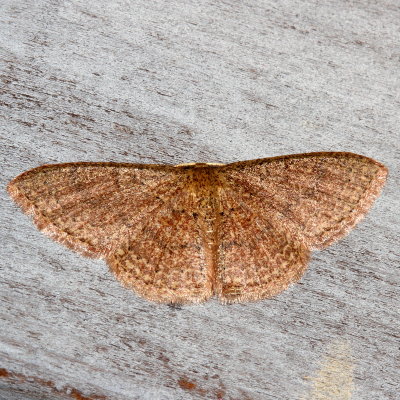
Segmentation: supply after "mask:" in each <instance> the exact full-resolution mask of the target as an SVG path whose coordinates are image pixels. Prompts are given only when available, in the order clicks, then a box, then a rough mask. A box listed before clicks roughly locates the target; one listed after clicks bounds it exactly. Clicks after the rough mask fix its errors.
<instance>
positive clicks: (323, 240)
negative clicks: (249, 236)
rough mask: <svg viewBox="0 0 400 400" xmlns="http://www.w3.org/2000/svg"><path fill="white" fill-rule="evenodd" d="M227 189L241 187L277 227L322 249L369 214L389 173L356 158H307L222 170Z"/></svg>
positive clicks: (311, 155)
mask: <svg viewBox="0 0 400 400" xmlns="http://www.w3.org/2000/svg"><path fill="white" fill-rule="evenodd" d="M222 169H223V174H224V177H225V179H226V185H227V187H230V188H236V187H241V188H242V189H243V190H244V192H245V193H248V194H249V195H250V197H249V198H250V199H254V201H253V203H252V205H251V207H253V206H254V204H259V212H262V213H265V214H268V216H269V218H270V221H271V223H272V224H273V225H274V226H282V227H283V228H284V230H285V231H287V232H290V234H291V235H293V236H295V237H297V238H299V239H301V240H302V241H303V242H304V243H305V245H306V246H307V247H308V248H310V249H321V248H324V247H326V246H328V245H329V244H331V243H332V242H334V241H335V240H337V239H340V238H341V237H343V236H344V235H345V234H347V233H348V232H349V230H350V229H351V228H352V227H353V226H354V225H355V224H356V223H357V222H358V221H359V220H360V219H361V218H362V217H363V216H364V215H365V214H366V213H367V211H368V209H369V208H370V207H371V205H372V203H373V201H374V200H375V198H376V197H377V196H378V195H379V193H380V191H381V189H382V187H383V185H384V183H385V180H386V175H387V169H386V168H385V167H384V166H383V165H382V164H380V163H378V162H377V161H375V160H372V159H370V158H367V157H364V156H360V155H356V154H352V153H308V154H297V155H290V156H282V157H274V158H266V159H260V160H253V161H244V162H238V163H233V164H229V165H227V166H226V167H222Z"/></svg>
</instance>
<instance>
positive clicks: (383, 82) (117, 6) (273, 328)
mask: <svg viewBox="0 0 400 400" xmlns="http://www.w3.org/2000/svg"><path fill="white" fill-rule="evenodd" d="M0 15H1V17H0V74H1V76H0V79H1V83H0V85H1V86H0V118H1V122H2V123H1V125H0V126H1V128H0V140H1V145H0V155H1V157H2V175H1V179H2V186H1V188H2V189H1V193H0V194H1V210H2V212H1V213H0V218H1V219H0V223H1V226H2V229H1V243H2V246H0V266H1V270H2V271H1V272H2V273H1V280H0V283H1V290H0V296H1V314H0V315H1V322H0V326H1V329H0V359H1V365H0V368H1V369H0V398H1V399H7V400H14V399H18V400H24V399H27V400H28V399H29V400H30V399H118V400H120V399H121V400H124V399H130V400H131V399H163V400H164V399H173V400H179V399H224V400H225V399H232V400H233V399H237V400H239V399H240V400H243V399H252V400H253V399H255V400H258V399H260V400H261V399H262V400H265V399H267V400H270V399H271V400H273V399H290V400H293V399H300V398H313V397H312V396H314V398H315V396H316V395H315V393H316V392H315V390H316V387H317V386H318V385H317V384H316V383H315V382H317V381H318V379H319V381H318V382H322V378H321V376H323V377H324V376H325V375H324V373H323V372H321V373H319V372H318V371H325V370H324V365H325V363H326V360H327V359H329V358H330V357H332V356H331V353H332V346H334V343H337V340H339V339H340V340H344V341H345V343H347V344H346V346H348V349H349V351H351V354H352V360H351V363H352V364H351V366H350V364H349V367H348V368H349V370H350V369H352V372H351V374H349V375H348V377H347V378H346V379H348V380H349V381H351V384H349V386H348V387H350V388H351V389H349V390H350V392H351V398H352V399H355V400H361V399H368V400H370V399H372V400H375V399H376V400H381V399H389V400H395V399H396V398H397V396H398V388H397V387H396V385H397V383H398V381H399V373H398V365H397V364H398V355H399V349H398V341H399V322H398V321H399V311H398V310H399V309H400V307H399V306H400V304H399V298H400V297H399V289H398V287H399V274H398V265H399V254H400V251H399V250H400V249H399V244H398V243H399V242H398V237H399V226H400V218H399V214H398V209H400V204H399V194H398V180H399V168H398V160H399V158H400V146H399V143H398V129H399V126H400V117H399V115H400V113H399V100H398V92H399V89H400V84H399V80H398V64H399V58H398V43H399V41H400V33H399V32H400V30H399V21H400V9H399V8H398V4H397V3H396V2H395V1H394V0H385V1H382V2H379V3H371V2H362V1H360V0H358V1H353V2H345V1H343V2H342V1H339V2H316V1H311V0H306V1H302V2H300V1H288V0H285V1H282V2H272V1H253V2H233V1H227V2H205V1H200V2H198V1H196V2H194V1H187V2H180V1H176V2H161V1H158V0H156V1H153V2H145V1H135V2H124V1H122V0H112V1H107V2H105V1H102V0H101V1H96V2H95V1H85V2H84V1H82V0H74V1H70V2H53V1H50V0H39V1H35V2H28V1H26V0H21V1H19V2H15V1H11V0H5V1H2V2H1V5H0ZM312 151H350V152H353V153H358V154H363V155H366V156H368V157H371V158H374V159H377V160H379V161H380V162H382V163H383V164H385V165H386V166H387V167H388V169H389V179H388V183H387V185H386V186H385V188H384V190H383V193H382V196H381V197H380V198H379V199H378V200H377V202H376V204H375V205H374V207H373V209H372V210H371V212H370V214H369V215H368V216H367V218H366V219H365V220H364V221H363V222H362V223H361V224H360V225H359V226H358V228H357V230H356V231H355V232H354V233H352V234H350V235H349V236H348V237H347V238H345V239H343V240H342V241H340V242H338V243H337V244H335V245H333V246H332V247H330V248H327V249H325V250H323V251H320V252H317V253H315V254H314V255H313V257H312V259H311V263H310V267H309V269H308V271H307V273H306V275H305V276H304V277H303V278H302V280H301V281H300V283H299V284H297V285H295V286H293V287H292V288H291V289H289V290H287V291H286V292H284V293H283V294H282V295H280V296H278V297H276V298H274V299H271V300H265V301H261V302H259V303H252V304H234V305H229V306H226V305H220V304H219V303H218V302H216V301H211V302H208V303H205V304H203V305H196V306H184V307H169V306H166V305H165V306H162V305H153V304H150V303H148V302H146V301H145V300H141V299H139V298H137V297H136V296H134V295H132V294H131V293H130V292H129V291H127V290H125V289H123V288H122V287H121V286H120V285H119V284H118V283H117V282H116V281H115V280H114V278H113V277H112V276H111V275H110V274H109V272H108V270H107V267H106V265H105V263H103V262H102V261H100V260H87V259H82V258H81V257H80V256H78V255H76V254H74V253H72V252H70V251H69V250H67V249H65V248H63V247H62V246H60V245H58V244H55V243H53V242H52V241H50V240H48V239H47V238H46V237H44V236H43V235H40V234H38V232H37V231H36V229H35V228H34V226H33V225H32V224H31V222H30V221H29V219H28V218H26V217H25V216H23V215H22V214H21V213H20V212H19V211H18V210H17V207H15V205H14V204H13V203H12V202H11V200H10V199H9V197H8V196H7V194H6V190H5V188H6V184H7V183H8V182H9V180H11V179H12V178H13V177H15V176H16V175H18V174H19V173H21V172H23V171H25V170H27V169H30V168H33V167H36V166H39V165H43V164H48V163H62V162H73V161H117V162H130V163H169V164H179V163H184V162H191V161H196V162H221V163H228V162H233V161H238V160H245V159H254V158H263V157H270V156H277V155H280V154H290V153H305V152H312ZM356 232H357V233H356ZM346 348H347V347H346ZM346 365H347V364H346ZM310 377H315V379H314V380H313V379H310ZM324 379H325V378H324ZM333 383H334V382H333ZM323 384H324V385H325V386H324V387H325V388H326V387H327V386H326V385H327V383H326V381H325V380H324V381H323ZM346 390H347V392H346V393H349V391H348V388H346ZM307 396H308V397H307ZM338 396H339V395H338ZM338 398H340V397H336V399H338Z"/></svg>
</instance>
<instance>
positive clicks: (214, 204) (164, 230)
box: [8, 152, 387, 303]
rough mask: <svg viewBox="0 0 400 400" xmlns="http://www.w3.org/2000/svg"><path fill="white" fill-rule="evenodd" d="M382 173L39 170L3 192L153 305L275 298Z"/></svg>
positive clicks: (282, 164)
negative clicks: (7, 193)
mask: <svg viewBox="0 0 400 400" xmlns="http://www.w3.org/2000/svg"><path fill="white" fill-rule="evenodd" d="M386 176H387V169H386V168H385V166H383V165H382V164H380V163H379V162H377V161H375V160H373V159H371V158H367V157H364V156H361V155H357V154H352V153H345V152H322V153H307V154H294V155H287V156H280V157H272V158H263V159H257V160H250V161H241V162H234V163H232V164H226V165H224V164H209V163H192V164H180V165H175V166H174V165H152V164H125V163H111V162H105V163H101V162H76V163H67V164H55V165H43V166H41V167H38V168H34V169H32V170H29V171H26V172H24V173H22V174H21V175H19V176H17V177H16V178H15V179H14V180H12V181H11V182H10V183H9V185H8V192H9V194H10V195H11V197H12V198H13V199H14V200H15V201H16V202H17V203H18V204H19V205H20V206H21V207H22V209H23V210H24V211H25V212H26V213H27V214H30V215H32V216H33V220H34V222H35V224H36V225H37V227H38V228H39V229H40V230H42V231H43V232H44V233H46V234H47V235H49V236H50V237H52V238H53V239H54V240H56V241H58V242H60V243H62V244H64V245H65V246H67V247H69V248H70V249H72V250H74V251H76V252H78V253H80V254H82V255H84V256H88V257H94V258H104V259H105V260H106V262H107V264H108V265H109V267H110V269H111V271H112V272H113V273H114V274H115V276H116V277H117V278H118V279H119V280H120V281H121V282H122V284H123V285H124V286H125V287H127V288H130V289H133V290H134V291H135V292H136V293H137V294H138V295H140V296H142V297H144V298H146V299H148V300H152V301H156V302H160V303H197V302H202V301H205V300H207V299H209V298H210V297H212V296H217V297H218V298H219V300H220V301H221V302H223V303H233V302H242V301H250V300H259V299H263V298H268V297H271V296H274V295H276V294H278V293H280V292H281V291H283V290H284V289H286V288H287V287H288V285H289V284H291V283H294V282H296V281H297V280H299V279H300V277H301V276H302V275H303V273H304V271H305V270H306V268H307V263H308V259H309V255H310V251H311V250H319V249H323V248H325V247H326V246H329V245H330V244H331V243H333V242H335V241H336V240H338V239H340V238H342V237H343V236H345V235H346V234H347V233H348V232H349V231H350V229H351V228H353V227H354V226H355V225H356V224H357V223H358V222H359V221H360V219H361V218H362V217H363V216H364V215H365V214H366V213H367V211H368V209H369V208H370V207H371V205H372V203H373V201H374V200H375V198H376V197H377V196H378V195H379V193H380V191H381V189H382V187H383V185H384V183H385V180H386Z"/></svg>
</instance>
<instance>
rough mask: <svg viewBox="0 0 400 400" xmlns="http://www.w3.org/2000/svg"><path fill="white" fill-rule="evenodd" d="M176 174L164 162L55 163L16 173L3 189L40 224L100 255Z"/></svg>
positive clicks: (158, 201)
mask: <svg viewBox="0 0 400 400" xmlns="http://www.w3.org/2000/svg"><path fill="white" fill-rule="evenodd" d="M176 178H177V170H176V168H174V167H168V166H157V165H141V164H118V163H71V164H56V165H47V166H42V167H39V168H35V169H32V170H30V171H27V172H25V173H23V174H21V175H19V176H18V177H16V178H15V179H14V180H13V181H11V182H10V184H9V185H8V191H9V193H10V195H11V197H12V198H13V199H14V200H15V201H16V202H17V203H18V204H19V205H20V206H21V207H22V208H23V210H24V211H25V212H26V213H27V214H31V215H32V216H33V218H34V222H35V223H36V225H37V226H38V228H39V229H41V230H43V231H44V232H45V233H47V234H48V235H50V236H51V237H53V238H54V239H55V240H57V241H59V242H61V243H63V244H65V245H66V246H68V247H70V248H72V249H73V250H75V251H78V252H79V253H81V254H84V255H87V256H92V257H103V256H105V255H107V254H109V253H110V252H112V251H113V249H115V248H116V247H118V246H119V243H122V241H123V239H124V238H125V237H126V235H128V234H129V232H130V231H131V230H132V229H133V227H134V226H135V225H136V224H138V223H139V222H140V221H141V220H143V219H146V218H147V217H148V216H149V215H150V214H152V213H153V212H155V210H157V209H159V208H162V207H163V205H164V203H165V202H166V201H167V200H168V199H169V197H170V196H171V195H173V194H174V193H175V192H176V191H177V190H179V184H178V183H179V182H178V180H177V179H176Z"/></svg>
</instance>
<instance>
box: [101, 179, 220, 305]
mask: <svg viewBox="0 0 400 400" xmlns="http://www.w3.org/2000/svg"><path fill="white" fill-rule="evenodd" d="M183 180H185V177H184V176H183ZM200 214H201V210H199V209H198V204H197V201H196V200H195V197H194V196H193V195H192V193H190V191H189V190H187V185H186V184H183V188H182V190H180V191H179V193H178V194H177V195H175V196H172V197H171V198H170V200H169V201H168V202H167V203H166V204H165V205H164V207H162V208H160V209H158V210H155V211H154V212H152V213H151V214H150V215H149V216H148V217H147V218H146V219H142V220H141V221H139V223H138V224H137V225H136V226H135V228H134V230H132V231H131V232H130V233H129V236H127V238H126V241H125V242H124V243H123V244H122V245H121V246H120V247H119V249H117V250H116V251H115V253H113V254H110V256H109V257H108V258H107V262H108V264H109V266H110V268H111V270H112V271H113V272H114V274H115V275H116V277H117V278H118V279H119V280H120V281H121V282H122V283H123V284H124V286H126V287H128V288H130V289H133V290H134V291H135V292H136V293H137V294H139V295H141V296H143V297H145V298H146V299H148V300H153V301H157V302H161V303H193V302H194V303H196V302H201V301H204V300H206V299H207V298H209V297H210V296H211V295H212V294H213V283H212V281H213V273H212V272H213V271H212V269H211V268H210V267H211V265H210V260H211V258H212V257H211V254H210V253H209V251H208V250H207V243H205V232H204V224H203V222H204V221H203V220H202V218H201V215H200Z"/></svg>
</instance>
